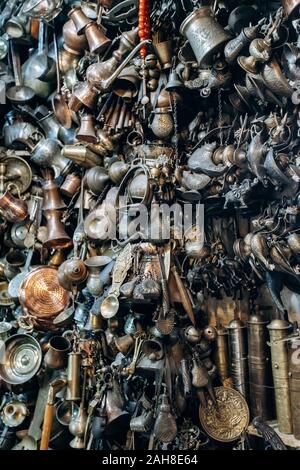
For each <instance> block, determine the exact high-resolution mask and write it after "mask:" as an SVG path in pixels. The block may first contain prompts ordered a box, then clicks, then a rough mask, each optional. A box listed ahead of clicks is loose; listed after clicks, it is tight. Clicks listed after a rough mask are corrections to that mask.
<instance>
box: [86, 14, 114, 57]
mask: <svg viewBox="0 0 300 470" xmlns="http://www.w3.org/2000/svg"><path fill="white" fill-rule="evenodd" d="M85 35H86V39H87V42H88V45H89V49H90V52H91V53H92V54H101V53H102V52H103V51H105V49H107V48H108V46H109V45H110V43H111V40H110V39H108V38H107V37H106V36H105V34H104V32H103V30H102V28H101V26H100V25H98V24H97V23H95V22H94V21H93V22H91V23H89V24H88V25H87V26H86V28H85Z"/></svg>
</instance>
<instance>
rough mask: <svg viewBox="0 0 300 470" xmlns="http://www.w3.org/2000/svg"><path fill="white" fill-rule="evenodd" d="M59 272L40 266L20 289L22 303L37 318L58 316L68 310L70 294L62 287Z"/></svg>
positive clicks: (27, 277) (31, 273) (31, 272)
mask: <svg viewBox="0 0 300 470" xmlns="http://www.w3.org/2000/svg"><path fill="white" fill-rule="evenodd" d="M57 274H58V273H57V270H56V269H55V268H53V267H50V266H39V267H37V268H35V269H33V270H32V271H30V273H29V274H28V276H26V278H25V279H24V281H23V282H22V284H21V287H20V303H21V305H22V306H23V307H26V308H27V309H28V311H29V312H30V313H31V314H32V315H34V316H35V317H37V318H43V319H46V318H51V317H55V316H57V315H58V314H59V313H61V312H62V311H63V310H64V309H65V308H67V306H68V304H69V300H70V293H69V292H68V291H67V290H65V289H64V288H63V287H61V286H60V284H59V282H58V275H57Z"/></svg>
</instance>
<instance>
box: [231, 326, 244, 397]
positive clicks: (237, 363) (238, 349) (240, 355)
mask: <svg viewBox="0 0 300 470" xmlns="http://www.w3.org/2000/svg"><path fill="white" fill-rule="evenodd" d="M227 329H228V333H229V358H230V376H231V378H232V382H233V386H234V388H235V389H236V390H237V391H238V392H240V393H241V394H242V395H243V396H244V397H245V398H246V400H247V398H248V396H249V383H248V382H249V378H248V357H247V355H248V353H247V328H246V325H245V324H244V323H243V322H242V321H241V320H239V319H234V320H232V321H231V322H230V323H229V325H228V326H227Z"/></svg>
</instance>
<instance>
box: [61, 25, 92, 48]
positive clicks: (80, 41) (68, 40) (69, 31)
mask: <svg viewBox="0 0 300 470" xmlns="http://www.w3.org/2000/svg"><path fill="white" fill-rule="evenodd" d="M62 34H63V39H64V46H63V47H64V49H66V50H67V51H68V52H71V54H75V55H79V56H81V55H82V53H83V52H84V50H85V49H87V47H88V42H87V39H86V36H85V34H81V35H78V34H77V32H76V27H75V24H74V21H73V20H72V19H69V21H67V22H66V23H65V24H64V26H63V30H62Z"/></svg>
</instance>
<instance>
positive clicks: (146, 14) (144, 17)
mask: <svg viewBox="0 0 300 470" xmlns="http://www.w3.org/2000/svg"><path fill="white" fill-rule="evenodd" d="M149 2H150V0H139V22H138V29H139V38H140V41H144V40H145V39H150V33H151V23H150V5H149ZM146 54H147V47H146V46H142V47H141V49H140V55H141V57H143V58H145V57H146Z"/></svg>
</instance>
